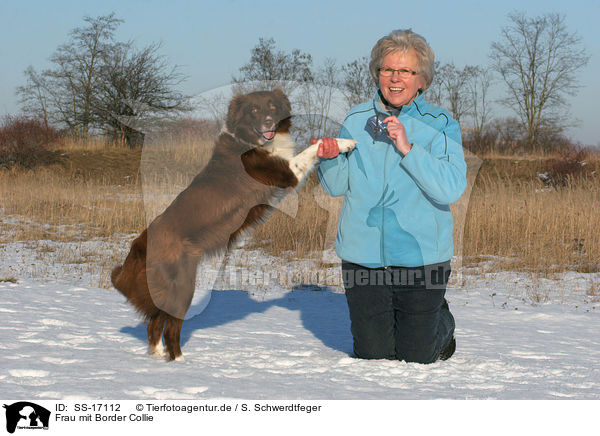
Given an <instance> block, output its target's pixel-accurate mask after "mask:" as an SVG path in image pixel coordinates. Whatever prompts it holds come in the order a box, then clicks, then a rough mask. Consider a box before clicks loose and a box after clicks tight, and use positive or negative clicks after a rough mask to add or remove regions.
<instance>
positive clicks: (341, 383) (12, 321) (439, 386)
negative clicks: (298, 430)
mask: <svg viewBox="0 0 600 436" xmlns="http://www.w3.org/2000/svg"><path fill="white" fill-rule="evenodd" d="M81 244H83V245H79V247H80V248H83V249H85V250H87V251H89V252H96V253H106V252H110V250H111V249H112V250H117V248H116V247H119V248H118V249H119V250H123V249H125V248H126V244H123V241H120V242H113V243H108V242H102V241H95V242H94V241H90V242H85V243H81ZM111 244H112V245H111ZM44 246H45V247H46V248H45V249H44V250H43V251H44V252H43V256H40V255H39V253H38V251H37V250H36V247H39V244H33V245H31V244H26V243H10V244H4V245H3V246H2V247H0V255H1V256H2V259H3V261H2V263H0V298H1V301H2V304H1V305H0V318H1V319H2V322H1V323H0V331H1V332H2V333H1V337H2V340H1V341H0V349H1V350H2V351H1V356H2V359H0V396H2V397H4V398H13V399H15V400H17V399H25V400H32V399H63V400H68V399H122V400H127V399H159V400H160V399H162V400H166V399H182V400H185V399H237V398H253V399H257V400H260V399H313V400H317V399H320V400H338V399H361V400H366V399H600V365H598V361H599V360H600V335H598V331H600V302H599V298H598V297H597V296H596V295H595V294H597V290H598V289H597V288H598V285H597V284H598V283H600V275H599V274H597V273H596V274H584V273H575V272H569V273H563V274H557V275H556V276H555V277H553V278H551V279H539V280H536V281H532V280H531V278H530V276H529V275H528V274H524V273H515V272H496V273H491V272H486V271H485V268H477V269H470V270H469V269H466V268H458V267H457V269H456V270H457V274H455V276H454V280H453V283H454V284H453V285H452V286H451V287H450V288H449V289H448V292H447V298H448V300H449V302H450V308H451V311H452V312H453V314H454V316H455V318H456V323H457V329H456V339H457V351H456V354H455V355H454V356H453V357H452V358H451V359H450V360H448V361H445V362H436V363H434V364H431V365H420V364H415V363H405V362H399V361H385V360H360V359H356V358H354V357H353V356H352V337H351V335H350V330H349V319H348V309H347V306H346V301H345V297H344V295H343V290H342V289H340V287H339V286H335V285H330V286H325V285H322V286H319V284H310V285H306V284H304V285H303V284H301V283H300V284H298V283H296V284H294V283H288V284H281V283H277V282H275V281H272V282H269V283H265V282H264V281H263V282H261V281H260V280H258V281H256V282H252V280H246V283H244V282H243V281H242V282H240V283H238V284H240V285H241V286H238V287H229V288H228V287H227V286H225V288H224V289H223V290H220V289H219V287H217V290H214V291H213V292H212V297H211V298H210V299H207V295H206V294H203V295H201V297H202V298H199V299H198V305H199V306H197V307H196V312H197V313H198V314H197V315H196V316H195V317H193V318H192V319H189V320H186V321H185V322H184V326H183V331H182V344H183V353H184V357H185V361H183V362H171V363H167V362H165V361H164V360H163V359H162V358H160V357H155V356H150V355H148V354H147V344H146V330H145V326H144V325H143V324H142V323H141V322H140V320H139V318H138V317H137V315H136V314H135V312H134V310H133V309H132V308H131V307H130V306H129V305H128V304H126V302H125V299H124V297H122V296H121V295H120V294H119V293H118V292H117V291H115V290H114V289H112V288H111V289H103V288H99V287H97V284H98V283H99V282H100V281H101V275H102V274H106V271H99V269H98V268H96V267H93V265H86V264H82V263H74V264H69V265H66V264H62V263H61V261H60V255H61V253H64V250H67V249H69V250H75V249H76V248H77V247H74V246H69V243H58V242H52V241H45V242H44ZM328 256H330V255H328ZM229 262H230V264H231V265H235V267H236V268H238V270H236V271H238V272H239V268H245V269H246V272H250V271H252V270H256V271H268V270H271V271H273V270H278V271H284V272H288V273H289V275H290V276H292V275H293V274H294V271H295V270H294V268H298V267H299V265H300V267H303V268H306V267H307V266H306V265H303V264H302V262H292V261H286V260H284V259H279V258H273V257H270V256H268V255H267V254H265V253H263V252H261V251H257V250H254V251H249V250H244V248H243V247H242V248H238V249H237V250H236V252H235V253H233V255H232V257H230V259H229ZM244 262H245V263H244ZM92 263H93V261H92ZM240 265H246V266H245V267H241V266H240ZM336 268H337V267H335V266H332V267H331V269H332V271H333V272H332V273H333V274H335V271H336ZM229 272H230V273H231V271H229ZM210 274H213V275H214V271H211V272H210ZM199 282H201V280H200V281H199ZM94 283H96V285H94ZM199 295H200V294H199ZM546 295H547V296H548V297H547V298H546V297H544V296H546ZM206 304H208V305H207V306H206V308H205V309H204V310H202V305H206Z"/></svg>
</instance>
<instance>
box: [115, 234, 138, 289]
mask: <svg viewBox="0 0 600 436" xmlns="http://www.w3.org/2000/svg"><path fill="white" fill-rule="evenodd" d="M145 267H146V231H144V232H143V233H142V234H141V235H140V236H139V237H138V238H136V239H135V240H134V241H133V243H132V244H131V250H130V251H129V254H128V255H127V258H126V259H125V262H124V263H123V265H120V266H116V267H115V268H113V270H112V272H111V274H110V281H111V282H112V284H113V286H114V287H115V289H117V291H119V292H120V293H121V294H123V295H124V296H125V297H127V298H128V299H129V300H130V301H131V300H132V297H133V294H134V293H135V291H136V288H137V287H139V286H138V284H137V283H136V281H137V278H138V275H139V273H140V272H141V271H142V270H143V269H145Z"/></svg>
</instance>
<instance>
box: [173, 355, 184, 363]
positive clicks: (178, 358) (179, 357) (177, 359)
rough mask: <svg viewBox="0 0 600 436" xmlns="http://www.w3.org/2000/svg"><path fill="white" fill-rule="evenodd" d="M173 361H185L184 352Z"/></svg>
mask: <svg viewBox="0 0 600 436" xmlns="http://www.w3.org/2000/svg"><path fill="white" fill-rule="evenodd" d="M173 361H175V362H185V359H184V358H183V354H181V355H179V356H177V357H176V358H175V359H173Z"/></svg>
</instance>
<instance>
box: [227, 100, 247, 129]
mask: <svg viewBox="0 0 600 436" xmlns="http://www.w3.org/2000/svg"><path fill="white" fill-rule="evenodd" d="M245 101H246V96H245V95H244V94H237V95H236V96H235V97H233V98H232V99H231V102H230V103H229V109H228V111H227V120H226V123H225V125H226V126H227V129H228V130H229V131H233V130H234V129H235V126H236V124H237V121H238V119H239V117H240V112H241V110H242V107H243V106H244V102H245Z"/></svg>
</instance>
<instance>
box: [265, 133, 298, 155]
mask: <svg viewBox="0 0 600 436" xmlns="http://www.w3.org/2000/svg"><path fill="white" fill-rule="evenodd" d="M263 148H264V149H265V150H266V151H268V152H269V153H273V154H274V155H275V156H279V157H281V158H283V159H285V160H288V161H289V160H291V159H292V158H293V157H294V151H295V148H296V144H295V143H294V141H293V140H292V137H291V136H290V134H289V133H278V134H277V135H275V138H273V142H271V143H270V144H269V145H265V146H264V147H263Z"/></svg>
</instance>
